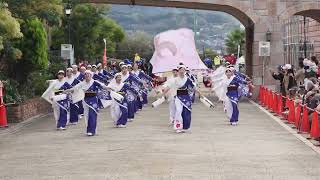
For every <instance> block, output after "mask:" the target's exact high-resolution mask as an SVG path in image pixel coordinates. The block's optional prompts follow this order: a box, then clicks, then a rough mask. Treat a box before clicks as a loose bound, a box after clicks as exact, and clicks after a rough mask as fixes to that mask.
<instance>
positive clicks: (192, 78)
mask: <svg viewBox="0 0 320 180" xmlns="http://www.w3.org/2000/svg"><path fill="white" fill-rule="evenodd" d="M186 75H187V77H188V78H190V80H191V81H192V82H193V83H194V84H195V85H197V78H196V77H195V76H194V75H193V74H191V73H190V69H189V68H188V67H187V69H186ZM189 95H190V96H191V99H192V103H194V101H195V99H196V93H195V92H194V91H190V92H189Z"/></svg>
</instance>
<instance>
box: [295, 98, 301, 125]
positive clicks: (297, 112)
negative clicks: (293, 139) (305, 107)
mask: <svg viewBox="0 0 320 180" xmlns="http://www.w3.org/2000/svg"><path fill="white" fill-rule="evenodd" d="M301 108H302V107H301V105H300V104H299V105H298V107H297V110H296V117H295V119H294V126H295V127H296V128H297V129H299V124H300V118H301Z"/></svg>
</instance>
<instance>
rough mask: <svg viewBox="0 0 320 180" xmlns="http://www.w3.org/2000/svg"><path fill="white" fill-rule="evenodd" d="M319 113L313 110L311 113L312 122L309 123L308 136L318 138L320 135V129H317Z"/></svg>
mask: <svg viewBox="0 0 320 180" xmlns="http://www.w3.org/2000/svg"><path fill="white" fill-rule="evenodd" d="M318 116H319V114H318V112H316V111H315V112H313V114H312V124H311V130H310V137H311V138H314V139H315V138H318V137H320V129H319V120H318V119H319V117H318Z"/></svg>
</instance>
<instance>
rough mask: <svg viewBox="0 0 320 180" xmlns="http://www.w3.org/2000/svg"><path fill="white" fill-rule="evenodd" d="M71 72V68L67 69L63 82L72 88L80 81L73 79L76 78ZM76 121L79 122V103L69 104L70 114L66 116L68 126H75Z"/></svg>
mask: <svg viewBox="0 0 320 180" xmlns="http://www.w3.org/2000/svg"><path fill="white" fill-rule="evenodd" d="M72 72H73V68H67V71H66V78H65V80H66V82H67V83H68V84H69V85H71V86H72V87H74V86H75V85H77V84H79V83H80V81H79V80H78V79H77V78H75V77H76V76H74V75H73V73H72ZM78 76H79V75H78ZM78 121H79V103H78V102H77V103H73V102H70V114H69V116H68V124H70V125H76V124H77V123H78Z"/></svg>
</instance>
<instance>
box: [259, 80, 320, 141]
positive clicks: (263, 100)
mask: <svg viewBox="0 0 320 180" xmlns="http://www.w3.org/2000/svg"><path fill="white" fill-rule="evenodd" d="M259 102H260V104H261V105H262V106H263V107H265V108H266V109H268V110H269V111H271V112H273V113H275V114H276V115H277V116H280V117H282V119H284V120H285V121H287V122H288V123H290V124H293V125H294V127H295V128H296V129H297V131H298V133H307V134H308V135H309V137H310V138H311V139H316V138H319V137H320V127H319V120H318V118H319V112H318V111H316V110H314V109H310V108H308V107H307V105H305V104H304V105H303V104H301V103H296V102H295V101H294V100H293V99H290V98H288V97H285V96H282V95H281V94H279V93H277V92H275V91H272V90H270V89H268V88H266V87H263V86H261V87H260V91H259ZM284 110H287V112H288V113H284ZM309 112H311V113H312V121H311V124H310V122H309Z"/></svg>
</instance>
